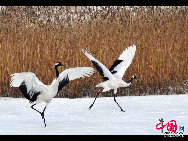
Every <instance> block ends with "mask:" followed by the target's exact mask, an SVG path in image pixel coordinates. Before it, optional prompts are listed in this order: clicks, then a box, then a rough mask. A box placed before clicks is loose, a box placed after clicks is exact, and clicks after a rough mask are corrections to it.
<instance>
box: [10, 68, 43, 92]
mask: <svg viewBox="0 0 188 141" xmlns="http://www.w3.org/2000/svg"><path fill="white" fill-rule="evenodd" d="M10 76H11V83H10V86H11V87H19V86H20V85H21V84H22V82H25V85H26V86H27V93H29V91H31V90H34V91H36V92H40V91H42V90H44V89H46V88H47V86H46V85H44V84H43V83H42V82H41V81H40V80H39V79H38V78H37V77H36V75H35V74H34V73H32V72H21V73H14V74H11V75H10Z"/></svg>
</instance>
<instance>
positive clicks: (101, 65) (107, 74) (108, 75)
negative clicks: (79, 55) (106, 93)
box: [82, 49, 115, 80]
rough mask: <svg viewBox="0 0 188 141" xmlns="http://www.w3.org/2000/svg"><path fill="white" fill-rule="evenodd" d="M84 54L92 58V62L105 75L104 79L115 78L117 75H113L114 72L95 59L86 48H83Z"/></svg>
mask: <svg viewBox="0 0 188 141" xmlns="http://www.w3.org/2000/svg"><path fill="white" fill-rule="evenodd" d="M82 51H83V52H84V54H85V55H86V56H87V57H88V58H89V59H90V60H91V62H92V63H93V64H94V66H95V67H96V68H97V70H98V71H99V73H100V74H101V75H102V76H103V79H104V80H106V79H111V80H114V79H115V77H114V76H113V75H112V73H111V72H110V71H109V70H108V69H107V68H106V67H105V66H104V65H103V64H102V63H101V62H99V61H98V60H97V59H95V58H94V57H93V56H92V55H91V54H90V53H89V52H87V51H86V50H84V49H82Z"/></svg>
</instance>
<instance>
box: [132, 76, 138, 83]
mask: <svg viewBox="0 0 188 141" xmlns="http://www.w3.org/2000/svg"><path fill="white" fill-rule="evenodd" d="M134 79H135V80H139V79H138V78H136V76H135V75H133V76H132V77H131V80H130V82H132V81H133V80H134Z"/></svg>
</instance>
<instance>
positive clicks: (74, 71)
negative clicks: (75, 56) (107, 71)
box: [51, 67, 94, 85]
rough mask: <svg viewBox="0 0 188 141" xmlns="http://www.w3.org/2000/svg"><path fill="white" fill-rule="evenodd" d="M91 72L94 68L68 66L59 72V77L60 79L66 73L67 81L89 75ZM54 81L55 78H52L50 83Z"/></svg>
mask: <svg viewBox="0 0 188 141" xmlns="http://www.w3.org/2000/svg"><path fill="white" fill-rule="evenodd" d="M93 72H94V69H93V68H91V67H76V68H69V69H67V70H64V71H63V72H62V73H60V74H59V79H60V81H62V80H63V79H64V78H65V77H66V76H67V75H68V78H69V81H71V80H74V79H77V78H80V77H85V76H87V77H89V76H90V75H91V74H93ZM56 81H57V79H54V80H53V81H52V83H51V84H52V85H53V84H54V83H55V82H56Z"/></svg>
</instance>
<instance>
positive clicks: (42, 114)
mask: <svg viewBox="0 0 188 141" xmlns="http://www.w3.org/2000/svg"><path fill="white" fill-rule="evenodd" d="M45 110H46V107H44V110H43V112H42V113H41V116H42V119H44V127H46V122H45V118H44V111H45Z"/></svg>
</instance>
